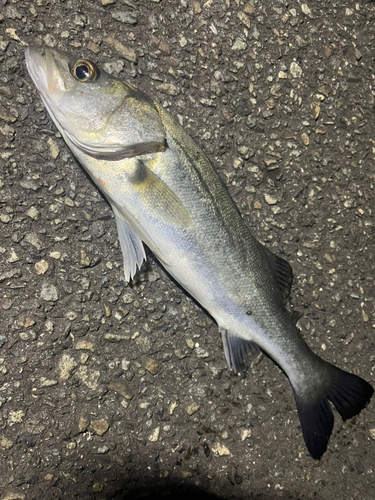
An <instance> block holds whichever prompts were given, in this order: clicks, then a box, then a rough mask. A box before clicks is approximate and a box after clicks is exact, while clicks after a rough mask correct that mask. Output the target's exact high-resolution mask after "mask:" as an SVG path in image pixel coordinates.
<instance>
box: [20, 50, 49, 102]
mask: <svg viewBox="0 0 375 500" xmlns="http://www.w3.org/2000/svg"><path fill="white" fill-rule="evenodd" d="M25 59H26V67H27V71H28V72H29V75H30V76H31V78H32V80H33V82H34V84H35V86H36V88H37V89H38V90H39V92H43V94H45V93H46V92H47V90H48V79H47V74H48V72H47V70H48V68H47V56H46V50H45V49H38V48H36V47H27V48H26V50H25Z"/></svg>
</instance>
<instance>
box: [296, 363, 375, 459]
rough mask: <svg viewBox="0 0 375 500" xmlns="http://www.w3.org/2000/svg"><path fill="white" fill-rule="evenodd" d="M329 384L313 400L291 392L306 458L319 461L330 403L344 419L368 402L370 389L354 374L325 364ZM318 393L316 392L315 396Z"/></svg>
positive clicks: (326, 437)
mask: <svg viewBox="0 0 375 500" xmlns="http://www.w3.org/2000/svg"><path fill="white" fill-rule="evenodd" d="M327 366H328V370H327V371H328V373H329V379H330V383H329V384H327V383H325V384H324V388H322V389H320V391H319V389H318V390H316V391H315V392H314V397H313V398H310V397H307V396H306V395H304V396H301V395H299V394H298V392H297V391H294V397H295V400H296V404H297V410H298V416H299V419H300V422H301V426H302V433H303V437H304V439H305V442H306V446H307V449H308V450H309V453H310V455H311V456H312V457H313V458H315V459H319V458H321V456H322V455H323V453H324V452H325V451H326V449H327V445H328V441H329V438H330V435H331V433H332V428H333V421H334V419H333V413H332V410H331V407H330V405H329V402H328V400H330V401H331V402H332V403H333V404H334V405H335V407H336V409H337V411H338V412H339V413H340V415H341V417H342V418H343V419H344V420H346V419H348V418H351V417H354V415H357V414H358V413H359V412H360V411H361V410H362V409H363V408H364V407H365V406H366V405H367V403H368V402H369V401H370V398H371V396H372V394H373V392H374V389H373V388H372V386H371V385H370V384H369V383H368V382H366V381H365V380H363V379H362V378H360V377H357V375H353V374H352V373H348V372H345V371H343V370H340V368H337V367H336V366H333V365H330V364H329V363H327ZM319 392H320V393H319Z"/></svg>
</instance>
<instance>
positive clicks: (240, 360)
mask: <svg viewBox="0 0 375 500" xmlns="http://www.w3.org/2000/svg"><path fill="white" fill-rule="evenodd" d="M219 331H220V333H221V338H222V341H223V346H224V354H225V359H226V361H227V365H228V368H229V369H230V370H233V371H234V372H235V373H239V374H241V375H243V374H244V372H245V370H246V368H247V367H248V366H249V364H250V361H251V359H252V358H256V357H257V356H258V355H259V354H260V352H261V350H260V348H259V347H258V345H257V344H255V343H254V342H252V341H251V340H244V339H241V338H239V337H236V336H235V335H231V334H230V332H228V330H226V329H225V328H219Z"/></svg>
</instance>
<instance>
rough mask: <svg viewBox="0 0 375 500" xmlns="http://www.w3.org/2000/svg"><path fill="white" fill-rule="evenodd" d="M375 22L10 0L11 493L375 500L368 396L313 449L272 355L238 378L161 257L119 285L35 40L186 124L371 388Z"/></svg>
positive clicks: (3, 323) (317, 6) (1, 372)
mask: <svg viewBox="0 0 375 500" xmlns="http://www.w3.org/2000/svg"><path fill="white" fill-rule="evenodd" d="M374 23H375V6H374V4H373V3H371V2H368V1H364V0H360V1H358V2H352V1H348V0H342V1H340V2H336V1H330V2H322V1H317V0H310V1H309V2H308V3H301V2H298V1H297V0H291V1H286V0H282V1H280V0H274V1H257V0H251V1H250V2H243V1H241V0H226V1H224V0H208V1H206V2H205V3H204V2H203V1H202V0H196V1H191V0H180V1H178V0H138V1H136V0H122V1H121V0H101V1H100V0H95V1H94V0H92V1H86V0H82V1H72V0H68V1H64V0H46V1H44V0H43V1H42V0H36V1H35V2H34V3H29V2H26V1H25V0H18V1H17V0H9V1H8V0H1V1H0V65H1V72H0V144H1V146H0V165H1V167H0V499H1V500H18V499H19V500H31V499H36V500H39V499H46V500H49V499H61V500H68V499H73V498H77V499H81V500H86V499H87V500H88V499H95V500H104V499H108V498H114V499H124V498H132V499H133V498H141V497H142V498H143V497H146V496H152V498H153V499H156V498H158V495H160V497H163V498H176V497H177V498H181V499H182V498H188V497H189V498H191V497H193V498H194V497H196V498H208V499H210V498H212V499H214V498H216V499H245V498H246V499H249V498H250V499H264V500H274V499H285V500H286V499H293V500H297V499H301V500H302V499H310V498H314V499H320V500H323V499H324V500H325V499H329V498H340V499H342V500H349V499H353V498H358V499H361V500H371V499H373V492H374V487H375V485H374V482H375V479H374V467H375V466H374V464H375V449H374V440H375V417H374V401H372V402H371V403H370V405H369V406H368V408H367V409H365V410H364V411H363V412H362V413H361V414H360V415H359V416H358V417H356V418H353V419H352V420H350V421H347V422H345V423H344V422H342V420H341V419H340V418H336V423H335V428H334V432H333V435H332V439H331V442H330V445H329V448H328V451H327V452H326V454H325V455H324V456H323V458H322V460H321V461H320V462H314V460H312V458H311V457H310V456H309V455H308V453H307V451H306V448H305V445H304V442H303V438H302V434H301V431H300V427H299V421H298V416H297V412H296V409H295V404H294V400H293V395H292V392H291V389H290V386H289V383H288V381H287V379H286V377H285V376H284V375H283V373H282V372H281V371H280V370H279V369H278V368H277V367H276V366H275V365H274V363H273V362H272V361H271V360H269V359H268V358H264V359H262V360H258V363H257V364H255V365H254V366H252V367H251V368H250V369H249V372H248V374H247V377H246V378H244V379H240V378H239V377H237V376H235V375H233V374H231V373H229V372H228V370H227V368H226V363H225V360H224V355H223V351H222V345H221V342H220V338H219V335H218V332H217V327H216V325H215V324H214V323H213V322H212V320H211V319H210V318H209V317H208V316H207V314H206V313H205V312H204V311H203V310H202V309H201V308H200V307H199V306H198V305H197V304H196V303H194V302H193V301H192V300H191V299H190V298H189V297H188V296H187V295H186V294H185V293H184V292H183V290H182V289H181V288H180V287H179V286H178V285H177V284H176V283H174V282H173V281H172V280H171V279H170V278H169V277H168V276H167V275H166V273H165V272H164V270H163V269H162V267H161V266H160V265H159V264H158V263H156V261H155V259H154V257H153V255H152V254H151V252H148V259H147V264H145V265H144V266H143V268H142V271H141V272H139V273H138V275H137V277H136V279H135V280H134V281H133V282H132V283H130V284H127V283H126V282H125V281H124V279H123V275H122V257H121V252H120V249H119V243H118V240H117V234H116V226H115V221H114V218H113V214H112V212H111V209H110V207H109V205H108V204H107V202H106V201H105V200H104V199H103V197H102V196H101V195H100V193H99V192H98V191H97V190H96V188H95V187H94V186H93V184H92V183H91V181H90V180H89V179H88V177H87V176H86V175H85V173H84V172H83V170H82V169H81V168H80V166H79V165H78V164H77V162H76V161H75V160H74V158H73V157H72V155H71V154H70V151H69V150H68V148H67V147H66V146H65V143H64V141H63V140H62V138H61V136H60V135H59V134H58V133H57V131H56V128H55V127H54V125H53V124H52V121H51V120H50V118H49V117H48V114H47V112H46V110H45V108H44V106H43V104H42V102H41V100H40V98H39V96H38V94H37V92H36V90H35V88H34V86H33V84H32V82H31V79H30V78H29V76H28V74H27V71H26V67H25V61H24V49H25V46H26V45H27V44H35V45H41V44H47V45H49V46H55V47H59V48H61V49H64V50H68V51H70V52H74V53H76V54H77V55H80V56H84V57H87V58H89V59H92V60H94V61H96V62H98V64H99V65H102V66H103V67H104V68H105V69H107V70H108V71H110V72H112V73H114V74H116V75H119V76H120V77H121V78H123V79H125V80H127V81H130V82H131V83H132V84H134V85H136V86H138V87H139V88H141V89H142V90H144V91H145V92H146V93H148V94H149V95H150V96H152V97H153V98H155V99H156V100H158V101H159V102H161V103H162V104H163V106H165V107H166V108H167V109H168V110H169V111H170V113H171V114H172V115H174V116H175V117H177V118H178V120H179V121H180V123H181V124H182V125H183V126H184V127H185V129H186V130H187V131H188V132H189V133H190V134H191V135H192V136H193V137H194V138H195V139H196V140H197V141H198V142H199V144H200V145H201V147H202V148H203V149H204V151H205V152H206V153H207V154H208V156H209V157H210V159H211V160H212V162H213V163H214V165H215V167H216V168H217V170H218V172H219V174H220V176H221V177H222V179H223V180H224V182H225V183H226V185H227V186H228V188H229V191H230V192H231V195H232V196H233V198H234V200H235V201H236V203H237V205H238V207H239V209H240V210H241V212H242V214H243V216H244V217H245V218H246V219H247V220H248V222H249V225H250V226H252V228H253V230H254V231H255V233H256V234H257V237H258V239H259V240H260V241H261V242H264V243H265V244H266V245H267V246H268V247H269V248H271V249H273V250H274V251H275V252H277V253H279V254H280V255H282V256H283V257H284V258H286V259H287V260H288V261H289V262H290V264H291V265H292V267H293V269H294V274H295V280H294V286H293V291H292V295H291V299H290V305H289V307H290V308H291V309H293V310H295V311H297V312H298V313H299V314H301V315H303V316H302V317H301V319H300V320H299V324H300V327H301V329H302V332H303V334H304V335H305V337H306V339H307V341H308V343H309V345H310V346H311V347H312V348H313V349H314V350H315V352H317V353H318V354H319V355H321V356H323V357H324V358H326V359H327V360H329V361H332V362H334V363H336V364H337V365H338V366H340V367H342V368H344V369H346V370H348V371H352V372H354V373H357V374H359V375H361V376H362V377H363V378H365V379H367V380H368V381H369V382H372V384H374V382H375V372H374V363H375V355H374V354H375V353H374V334H375V302H374V298H375V263H374V262H375V261H374V258H373V255H374V254H373V252H374V250H373V249H374V243H375V232H374V212H375V203H374V198H375V196H374V193H375V189H374V186H375V169H374V165H375V161H374V152H375V141H374V122H375V120H374V98H375V90H374V79H375V70H374V37H375V24H374ZM335 414H336V417H338V415H337V412H335ZM164 495H169V496H164Z"/></svg>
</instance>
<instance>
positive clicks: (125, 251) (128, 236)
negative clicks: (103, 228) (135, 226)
mask: <svg viewBox="0 0 375 500" xmlns="http://www.w3.org/2000/svg"><path fill="white" fill-rule="evenodd" d="M114 213H115V217H116V224H117V233H118V238H119V241H120V246H121V251H122V256H123V259H124V275H125V280H126V281H130V280H131V279H132V278H133V277H134V275H135V273H136V272H137V267H138V269H140V268H141V265H142V263H143V261H144V260H145V259H146V254H145V250H144V248H143V243H142V240H141V238H140V237H139V236H138V235H137V234H136V233H135V232H134V231H133V230H132V229H131V228H130V227H129V225H128V224H127V223H126V222H125V221H124V219H123V218H122V217H121V216H120V214H119V213H118V211H117V210H114Z"/></svg>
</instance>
